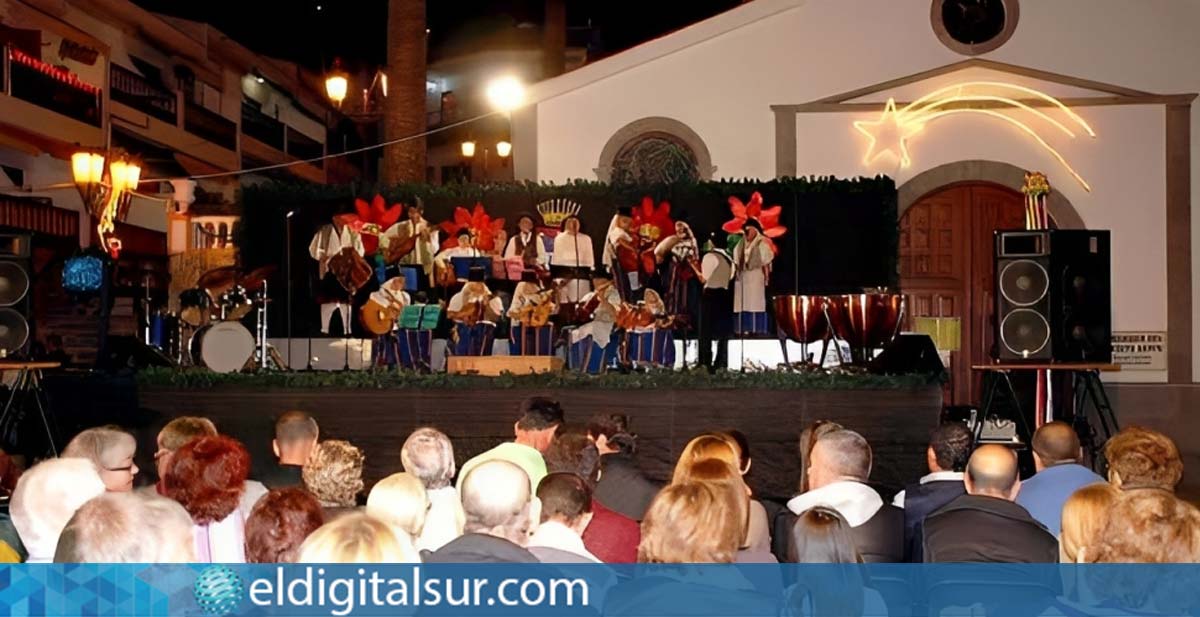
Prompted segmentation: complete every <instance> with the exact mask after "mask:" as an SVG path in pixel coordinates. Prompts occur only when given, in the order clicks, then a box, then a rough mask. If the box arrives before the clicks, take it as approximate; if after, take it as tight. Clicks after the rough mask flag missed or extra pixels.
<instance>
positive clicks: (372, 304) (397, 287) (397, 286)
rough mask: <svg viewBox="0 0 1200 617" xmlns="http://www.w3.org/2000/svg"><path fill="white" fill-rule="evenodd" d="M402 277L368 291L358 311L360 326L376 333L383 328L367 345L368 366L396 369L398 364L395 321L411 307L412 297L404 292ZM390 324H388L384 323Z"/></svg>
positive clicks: (398, 353) (398, 346) (398, 343)
mask: <svg viewBox="0 0 1200 617" xmlns="http://www.w3.org/2000/svg"><path fill="white" fill-rule="evenodd" d="M405 284H406V281H405V277H404V275H403V274H401V275H399V276H395V277H392V278H390V279H388V280H387V281H385V282H384V283H383V284H382V285H380V286H379V289H377V290H375V291H373V292H371V295H370V296H369V297H368V298H367V303H366V304H365V305H363V308H362V320H363V326H364V327H365V328H366V329H367V330H368V331H371V330H374V331H376V332H378V331H380V330H383V327H384V326H387V330H388V331H387V332H385V333H383V334H379V335H377V336H376V337H375V340H374V341H372V343H371V358H372V362H371V363H372V364H373V365H375V366H396V364H397V363H398V362H399V361H400V341H399V339H398V338H397V337H396V329H397V327H398V324H397V318H398V317H399V316H400V313H402V312H403V311H404V307H406V306H408V305H410V304H412V298H411V297H410V296H409V295H408V292H407V291H405V290H404V286H405ZM388 322H390V324H389V323H388Z"/></svg>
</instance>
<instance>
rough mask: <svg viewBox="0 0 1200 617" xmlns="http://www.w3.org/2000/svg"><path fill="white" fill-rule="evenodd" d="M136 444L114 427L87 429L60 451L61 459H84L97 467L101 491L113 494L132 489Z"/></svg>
mask: <svg viewBox="0 0 1200 617" xmlns="http://www.w3.org/2000/svg"><path fill="white" fill-rule="evenodd" d="M135 454H137V442H136V441H135V440H134V439H133V435H130V434H129V433H126V432H125V431H123V430H121V429H119V428H116V427H108V426H105V427H101V428H90V429H87V430H85V431H83V432H81V433H79V434H78V435H76V436H75V438H74V439H72V440H71V442H70V443H68V444H67V447H66V448H63V452H62V456H63V458H85V459H87V460H89V461H91V462H92V464H93V465H95V466H96V470H97V471H99V472H100V479H101V480H103V481H104V488H105V489H107V490H109V491H112V492H129V491H132V490H133V478H134V476H136V475H137V473H138V467H137V465H135V464H134V463H133V457H134V455H135Z"/></svg>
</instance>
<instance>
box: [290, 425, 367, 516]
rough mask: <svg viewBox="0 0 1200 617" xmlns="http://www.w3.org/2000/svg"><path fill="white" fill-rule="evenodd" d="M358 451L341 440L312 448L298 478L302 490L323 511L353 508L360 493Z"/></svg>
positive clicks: (360, 454) (328, 441)
mask: <svg viewBox="0 0 1200 617" xmlns="http://www.w3.org/2000/svg"><path fill="white" fill-rule="evenodd" d="M365 458H366V457H364V456H363V453H362V450H359V449H358V448H356V447H354V446H353V445H352V444H351V443H350V442H348V441H343V440H341V439H327V440H325V441H322V442H321V443H319V444H317V447H315V448H313V451H312V455H311V456H309V457H308V461H307V462H305V463H304V469H303V471H301V473H300V476H301V478H303V480H304V487H305V488H307V489H308V490H309V492H310V493H312V494H313V496H314V497H316V498H317V501H320V502H321V505H322V506H325V507H327V508H353V507H354V506H355V505H357V504H358V494H359V493H361V492H362V490H363V460H364V459H365Z"/></svg>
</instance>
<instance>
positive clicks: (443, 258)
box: [433, 227, 484, 287]
mask: <svg viewBox="0 0 1200 617" xmlns="http://www.w3.org/2000/svg"><path fill="white" fill-rule="evenodd" d="M455 236H456V238H457V240H458V243H457V244H456V245H455V246H451V247H447V248H444V249H442V250H441V252H439V253H438V254H437V257H435V258H434V266H433V268H434V273H435V276H434V279H435V282H436V283H437V284H438V285H440V286H443V287H450V286H452V285H454V284H456V283H458V281H459V277H458V274H457V273H456V272H455V270H454V258H455V257H483V256H484V255H483V254H482V253H481V252H480V251H479V249H477V248H475V237H474V235H473V234H472V233H471V230H470V229H468V228H466V227H463V228H461V229H459V230H458V233H456V234H455Z"/></svg>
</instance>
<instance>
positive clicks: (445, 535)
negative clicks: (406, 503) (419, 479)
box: [416, 486, 466, 551]
mask: <svg viewBox="0 0 1200 617" xmlns="http://www.w3.org/2000/svg"><path fill="white" fill-rule="evenodd" d="M425 494H426V495H428V496H429V512H427V513H426V514H425V526H424V527H422V528H421V535H420V536H418V537H417V539H416V547H417V550H421V551H436V550H438V549H439V548H442V547H443V546H445V545H446V544H448V543H449V542H450V541H451V540H453V539H455V538H457V537H459V536H461V535H462V528H463V524H464V523H465V522H466V516H465V515H464V514H463V509H462V501H460V500H459V498H458V491H457V490H455V489H454V487H453V486H445V487H442V488H434V489H428V490H426V491H425Z"/></svg>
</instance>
